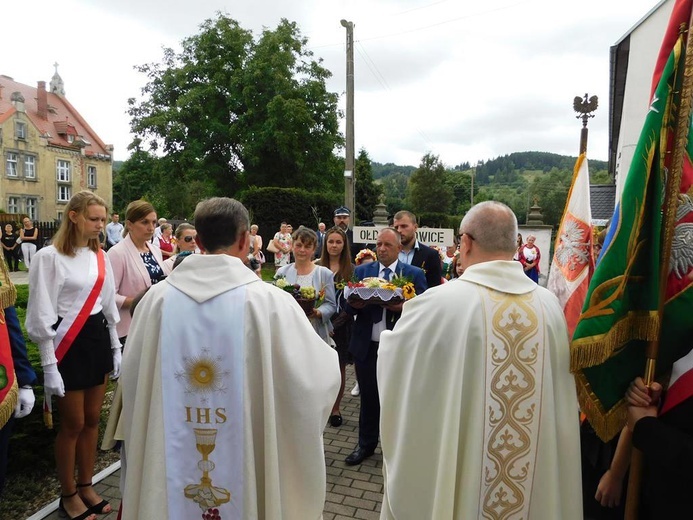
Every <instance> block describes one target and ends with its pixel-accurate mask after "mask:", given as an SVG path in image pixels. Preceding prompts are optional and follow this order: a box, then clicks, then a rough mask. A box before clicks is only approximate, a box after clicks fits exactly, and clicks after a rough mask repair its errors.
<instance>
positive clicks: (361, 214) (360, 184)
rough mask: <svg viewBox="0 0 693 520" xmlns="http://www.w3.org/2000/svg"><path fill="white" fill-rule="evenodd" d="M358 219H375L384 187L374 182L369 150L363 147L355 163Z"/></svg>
mask: <svg viewBox="0 0 693 520" xmlns="http://www.w3.org/2000/svg"><path fill="white" fill-rule="evenodd" d="M354 180H355V184H356V187H355V195H356V197H355V198H356V219H357V221H368V220H373V212H374V211H375V205H376V204H377V203H378V199H379V197H380V194H381V193H382V192H383V187H382V186H380V185H379V184H376V183H375V182H373V169H372V166H371V158H370V157H369V156H368V152H367V151H366V150H365V149H364V148H361V150H359V156H358V157H357V158H356V164H355V165H354Z"/></svg>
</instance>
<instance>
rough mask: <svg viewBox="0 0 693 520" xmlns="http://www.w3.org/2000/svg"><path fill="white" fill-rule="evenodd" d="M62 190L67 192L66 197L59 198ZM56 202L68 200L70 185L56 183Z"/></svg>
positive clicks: (70, 195) (70, 194) (70, 191)
mask: <svg viewBox="0 0 693 520" xmlns="http://www.w3.org/2000/svg"><path fill="white" fill-rule="evenodd" d="M62 190H65V192H66V193H67V196H66V197H63V198H61V195H62ZM56 196H57V199H58V202H69V201H70V198H71V197H72V186H70V185H69V184H58V192H57V193H56Z"/></svg>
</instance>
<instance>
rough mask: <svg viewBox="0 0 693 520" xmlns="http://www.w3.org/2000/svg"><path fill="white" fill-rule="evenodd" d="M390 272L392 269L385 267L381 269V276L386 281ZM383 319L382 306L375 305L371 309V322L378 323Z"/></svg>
mask: <svg viewBox="0 0 693 520" xmlns="http://www.w3.org/2000/svg"><path fill="white" fill-rule="evenodd" d="M391 274H392V269H390V268H389V267H386V268H385V269H383V278H384V279H385V280H387V281H388V282H389V281H390V275H391ZM382 319H383V309H382V307H376V308H375V309H374V310H373V323H380V322H381V321H382Z"/></svg>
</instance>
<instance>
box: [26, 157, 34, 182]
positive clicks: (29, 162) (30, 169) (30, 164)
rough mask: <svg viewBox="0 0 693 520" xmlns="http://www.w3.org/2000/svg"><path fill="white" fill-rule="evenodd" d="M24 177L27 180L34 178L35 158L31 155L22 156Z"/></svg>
mask: <svg viewBox="0 0 693 520" xmlns="http://www.w3.org/2000/svg"><path fill="white" fill-rule="evenodd" d="M24 177H25V178H27V179H35V178H36V157H34V156H33V155H25V156H24Z"/></svg>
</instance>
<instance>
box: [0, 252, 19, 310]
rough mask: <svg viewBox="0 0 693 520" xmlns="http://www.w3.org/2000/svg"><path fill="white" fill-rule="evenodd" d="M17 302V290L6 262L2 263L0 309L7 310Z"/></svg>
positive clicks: (0, 271) (0, 270)
mask: <svg viewBox="0 0 693 520" xmlns="http://www.w3.org/2000/svg"><path fill="white" fill-rule="evenodd" d="M16 302H17V288H16V287H15V286H14V284H13V283H12V280H10V272H9V271H8V270H7V264H5V260H4V259H3V260H2V261H0V309H7V308H8V307H11V306H12V305H14V304H15V303H16Z"/></svg>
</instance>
